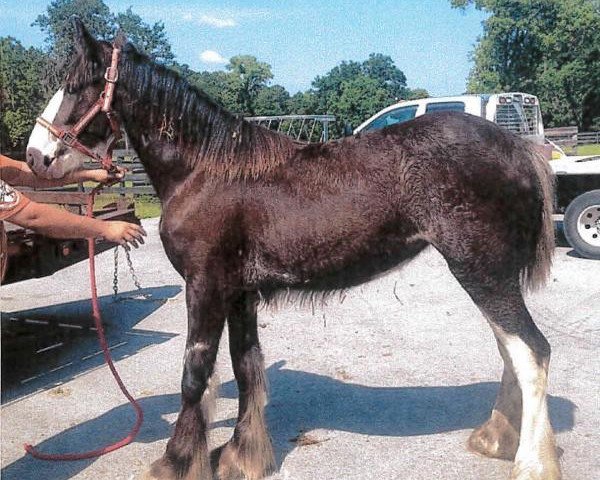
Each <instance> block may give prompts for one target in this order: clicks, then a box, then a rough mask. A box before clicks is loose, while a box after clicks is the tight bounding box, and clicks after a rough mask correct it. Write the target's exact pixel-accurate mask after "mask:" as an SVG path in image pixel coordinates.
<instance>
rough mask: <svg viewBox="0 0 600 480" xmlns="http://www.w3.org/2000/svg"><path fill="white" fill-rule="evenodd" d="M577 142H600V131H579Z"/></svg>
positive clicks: (583, 143)
mask: <svg viewBox="0 0 600 480" xmlns="http://www.w3.org/2000/svg"><path fill="white" fill-rule="evenodd" d="M577 143H578V144H579V145H588V144H590V143H600V132H579V133H577Z"/></svg>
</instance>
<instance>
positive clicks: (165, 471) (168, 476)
mask: <svg viewBox="0 0 600 480" xmlns="http://www.w3.org/2000/svg"><path fill="white" fill-rule="evenodd" d="M176 479H177V475H176V474H175V471H174V470H173V469H172V468H171V466H169V465H168V464H167V463H166V462H165V461H164V460H163V459H162V458H160V459H158V460H156V461H155V462H154V463H152V465H150V467H149V468H148V470H146V471H145V472H144V473H142V474H141V475H140V476H139V477H138V480H176Z"/></svg>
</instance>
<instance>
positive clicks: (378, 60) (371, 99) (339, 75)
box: [312, 53, 428, 134]
mask: <svg viewBox="0 0 600 480" xmlns="http://www.w3.org/2000/svg"><path fill="white" fill-rule="evenodd" d="M312 86H313V88H314V90H313V91H312V92H313V94H314V96H315V98H316V100H317V101H316V109H315V110H316V111H315V112H314V113H321V114H324V113H330V114H333V115H335V116H336V117H337V120H338V122H337V125H336V126H335V127H334V128H333V133H334V134H340V133H341V131H342V127H341V125H344V124H345V123H348V122H349V123H350V124H352V125H354V126H356V125H358V124H359V123H361V122H363V121H364V120H365V119H366V118H368V117H369V116H370V115H373V114H374V113H375V112H377V111H378V110H380V109H382V108H384V107H386V106H388V105H390V104H392V103H394V102H397V101H399V100H401V99H406V98H408V97H409V96H410V95H411V90H410V89H409V88H407V86H406V76H405V75H404V73H403V72H402V70H400V69H399V68H398V67H397V66H396V65H394V61H393V60H392V58H391V57H389V56H388V55H383V54H381V53H371V54H370V55H369V58H367V59H366V60H365V61H363V62H356V61H343V62H341V63H340V64H339V65H337V66H335V67H334V68H332V69H331V70H330V71H329V72H327V73H326V74H325V75H323V76H318V77H316V78H315V80H314V81H313V83H312ZM416 92H417V94H418V95H423V94H424V95H425V96H428V94H427V92H426V91H425V90H423V89H419V90H418V91H416Z"/></svg>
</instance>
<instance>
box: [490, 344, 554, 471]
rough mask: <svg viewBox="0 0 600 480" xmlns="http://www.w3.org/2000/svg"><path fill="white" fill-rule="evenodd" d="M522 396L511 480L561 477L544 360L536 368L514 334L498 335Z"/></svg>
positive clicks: (529, 351) (527, 348) (531, 358)
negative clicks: (550, 415)
mask: <svg viewBox="0 0 600 480" xmlns="http://www.w3.org/2000/svg"><path fill="white" fill-rule="evenodd" d="M500 338H501V341H502V343H503V345H504V347H505V348H506V352H507V353H508V356H509V357H510V359H511V362H512V365H513V368H514V372H515V375H516V377H517V380H518V382H519V385H520V387H521V392H522V395H523V416H522V420H521V439H520V443H519V449H518V450H517V455H516V457H515V471H514V472H513V476H514V478H518V479H531V480H534V479H535V480H537V479H547V480H557V479H559V478H561V476H560V467H559V464H558V459H557V456H556V446H555V443H554V434H553V433H552V427H551V426H550V420H549V418H548V406H547V402H546V386H547V383H548V364H547V359H545V360H544V363H543V364H542V365H539V364H538V363H537V361H536V358H535V356H534V354H533V352H532V350H531V349H530V348H529V347H528V346H527V344H526V343H525V342H523V341H522V340H521V339H520V338H519V337H517V336H515V335H506V334H502V335H501V337H500Z"/></svg>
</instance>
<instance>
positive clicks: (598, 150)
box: [577, 143, 600, 155]
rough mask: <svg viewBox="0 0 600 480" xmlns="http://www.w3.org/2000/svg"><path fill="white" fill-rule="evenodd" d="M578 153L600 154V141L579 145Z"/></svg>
mask: <svg viewBox="0 0 600 480" xmlns="http://www.w3.org/2000/svg"><path fill="white" fill-rule="evenodd" d="M577 155H600V143H590V144H589V145H579V146H578V147H577Z"/></svg>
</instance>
